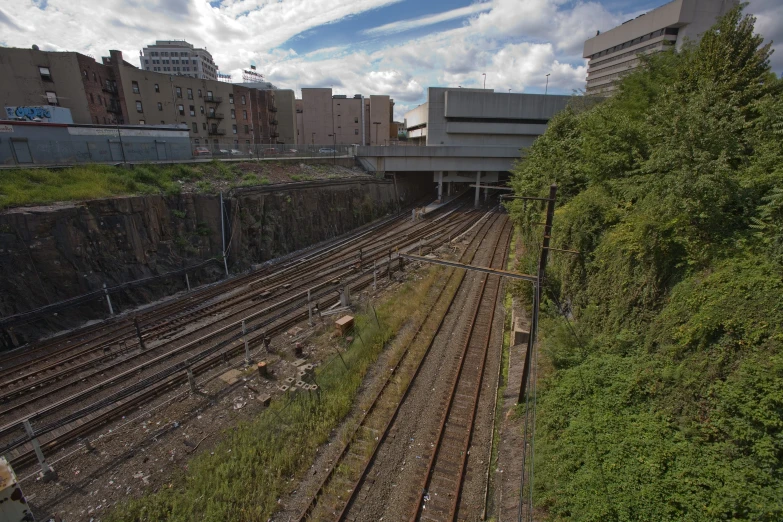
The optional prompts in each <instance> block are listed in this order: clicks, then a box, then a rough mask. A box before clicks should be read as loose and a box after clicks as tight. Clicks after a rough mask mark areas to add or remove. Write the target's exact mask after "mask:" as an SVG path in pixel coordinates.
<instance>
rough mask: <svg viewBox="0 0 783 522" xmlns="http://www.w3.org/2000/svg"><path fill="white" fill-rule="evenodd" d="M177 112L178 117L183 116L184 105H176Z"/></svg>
mask: <svg viewBox="0 0 783 522" xmlns="http://www.w3.org/2000/svg"><path fill="white" fill-rule="evenodd" d="M177 110H178V111H179V113H180V115H182V116H184V115H185V106H184V105H177Z"/></svg>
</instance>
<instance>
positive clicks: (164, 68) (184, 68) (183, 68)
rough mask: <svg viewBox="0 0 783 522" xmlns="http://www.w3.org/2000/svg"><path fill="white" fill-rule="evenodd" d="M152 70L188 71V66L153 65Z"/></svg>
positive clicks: (195, 69) (196, 69)
mask: <svg viewBox="0 0 783 522" xmlns="http://www.w3.org/2000/svg"><path fill="white" fill-rule="evenodd" d="M147 70H148V71H149V70H150V68H149V67H147ZM152 70H153V71H156V72H162V71H188V72H190V67H182V68H181V69H180V68H179V67H153V68H152ZM193 71H198V68H196V67H194V68H193Z"/></svg>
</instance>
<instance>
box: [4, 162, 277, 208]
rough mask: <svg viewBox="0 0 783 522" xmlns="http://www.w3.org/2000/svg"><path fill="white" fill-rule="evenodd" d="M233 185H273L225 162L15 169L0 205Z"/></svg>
mask: <svg viewBox="0 0 783 522" xmlns="http://www.w3.org/2000/svg"><path fill="white" fill-rule="evenodd" d="M218 181H220V182H223V181H229V182H231V183H232V184H233V185H234V186H254V185H268V184H269V183H271V182H270V180H269V178H267V177H266V176H258V175H256V174H252V173H245V172H243V171H242V169H241V168H240V167H239V166H238V165H228V164H226V163H223V162H220V161H211V162H209V163H206V164H203V163H200V164H197V165H187V164H177V165H154V164H144V165H134V166H133V168H125V167H115V166H112V165H89V164H88V165H80V166H76V167H72V168H68V169H58V170H50V169H13V170H7V171H4V172H3V174H2V176H0V209H3V208H9V207H19V206H24V205H35V204H46V203H52V202H55V201H82V200H89V199H100V198H108V197H113V196H128V195H134V194H162V195H173V194H179V193H180V192H181V191H182V190H183V186H185V184H186V183H187V184H190V183H195V188H196V191H197V192H202V193H208V194H211V193H214V192H215V185H214V183H215V182H218Z"/></svg>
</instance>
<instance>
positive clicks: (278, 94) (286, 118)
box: [274, 89, 297, 143]
mask: <svg viewBox="0 0 783 522" xmlns="http://www.w3.org/2000/svg"><path fill="white" fill-rule="evenodd" d="M274 92H275V102H276V104H277V120H278V124H277V132H278V133H279V134H280V136H278V138H277V139H278V141H279V142H281V143H296V130H297V121H296V107H295V104H294V102H295V100H296V96H294V91H292V90H291V89H275V91H274Z"/></svg>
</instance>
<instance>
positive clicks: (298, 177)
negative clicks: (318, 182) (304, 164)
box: [291, 174, 315, 181]
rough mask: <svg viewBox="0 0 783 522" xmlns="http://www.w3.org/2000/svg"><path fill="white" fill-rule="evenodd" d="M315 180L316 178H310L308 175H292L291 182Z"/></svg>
mask: <svg viewBox="0 0 783 522" xmlns="http://www.w3.org/2000/svg"><path fill="white" fill-rule="evenodd" d="M314 179H315V177H314V176H309V175H307V174H292V175H291V180H292V181H313V180H314Z"/></svg>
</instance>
